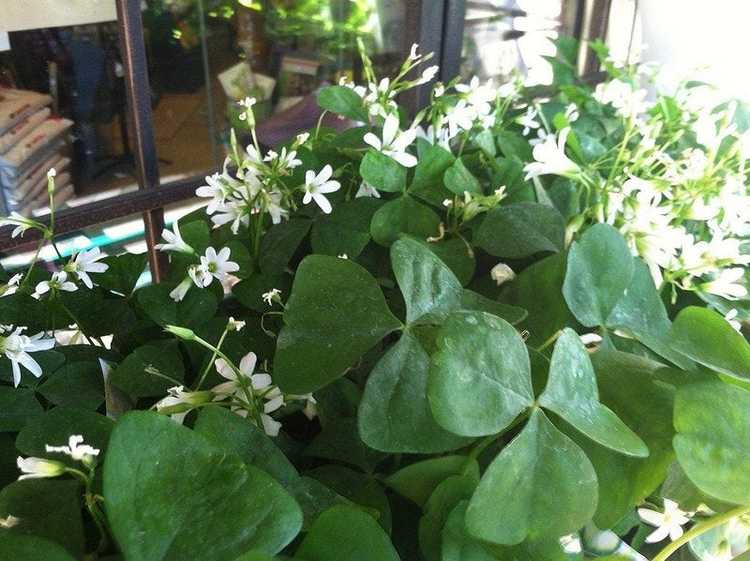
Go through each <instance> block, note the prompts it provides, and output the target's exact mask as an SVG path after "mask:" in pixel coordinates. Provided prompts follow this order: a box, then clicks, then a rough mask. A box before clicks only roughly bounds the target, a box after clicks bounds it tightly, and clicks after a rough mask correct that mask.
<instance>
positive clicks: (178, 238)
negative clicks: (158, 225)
mask: <svg viewBox="0 0 750 561" xmlns="http://www.w3.org/2000/svg"><path fill="white" fill-rule="evenodd" d="M162 237H163V238H164V241H165V243H163V244H157V245H156V249H159V250H161V251H171V252H174V253H184V254H188V255H197V252H196V251H195V249H193V247H192V246H191V245H190V244H188V243H187V242H186V241H185V240H184V239H183V238H182V234H181V233H180V226H179V224H178V223H177V222H175V223H174V225H173V231H171V232H170V231H169V230H166V229H165V230H164V231H163V232H162ZM230 255H231V250H230V249H229V248H228V247H223V248H221V250H219V251H218V252H217V251H216V250H215V249H214V248H213V247H208V248H206V251H205V253H204V254H203V255H200V256H199V260H200V263H198V264H194V265H190V266H189V267H188V270H187V276H186V277H185V278H184V279H183V280H182V282H180V284H178V285H177V287H176V288H175V289H174V290H173V291H172V292H170V294H169V296H170V297H171V298H172V300H174V301H175V302H180V301H182V300H183V298H185V295H186V294H187V292H188V290H190V287H191V286H192V285H195V286H197V287H198V288H206V287H208V286H210V285H211V283H212V282H213V280H214V279H216V280H218V281H219V282H221V283H224V282H226V281H227V279H228V277H229V275H230V274H231V273H236V272H237V271H239V269H240V266H239V265H238V264H237V263H235V262H234V261H230V260H229V257H230Z"/></svg>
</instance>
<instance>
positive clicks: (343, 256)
mask: <svg viewBox="0 0 750 561" xmlns="http://www.w3.org/2000/svg"><path fill="white" fill-rule="evenodd" d="M337 257H338V258H339V259H349V256H348V255H347V254H346V253H340V254H339V255H338V256H337Z"/></svg>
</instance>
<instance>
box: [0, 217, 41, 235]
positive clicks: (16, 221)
mask: <svg viewBox="0 0 750 561" xmlns="http://www.w3.org/2000/svg"><path fill="white" fill-rule="evenodd" d="M3 226H15V228H14V229H13V231H12V232H11V234H10V237H11V238H15V237H16V236H19V235H20V236H21V237H23V235H24V234H25V233H26V230H29V229H31V228H39V227H40V224H39V223H38V222H36V221H34V220H31V219H30V218H26V217H25V216H21V215H20V214H18V213H17V212H15V211H13V212H11V213H10V216H8V217H6V218H0V228H1V227H3Z"/></svg>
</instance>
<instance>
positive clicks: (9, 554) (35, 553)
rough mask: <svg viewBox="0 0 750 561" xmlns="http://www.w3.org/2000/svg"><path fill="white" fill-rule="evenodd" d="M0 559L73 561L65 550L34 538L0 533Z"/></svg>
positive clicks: (14, 560) (41, 539)
mask: <svg viewBox="0 0 750 561" xmlns="http://www.w3.org/2000/svg"><path fill="white" fill-rule="evenodd" d="M0 559H8V560H11V559H12V560H13V561H40V559H44V561H75V557H72V556H71V555H70V554H69V553H68V552H67V551H65V549H64V548H63V547H61V546H59V545H57V544H56V543H54V542H51V541H48V540H45V539H43V538H39V537H36V536H21V535H17V534H13V533H11V532H0Z"/></svg>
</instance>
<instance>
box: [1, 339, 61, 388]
mask: <svg viewBox="0 0 750 561" xmlns="http://www.w3.org/2000/svg"><path fill="white" fill-rule="evenodd" d="M8 329H12V328H8ZM25 329H26V328H24V327H17V328H15V329H14V330H12V331H11V332H10V334H9V335H2V333H3V330H2V329H0V355H5V356H6V357H7V358H8V360H10V362H11V367H12V370H13V385H14V386H15V387H18V384H19V383H20V382H21V368H20V365H23V366H24V367H25V368H26V369H27V370H28V371H29V372H31V373H32V374H33V375H34V376H35V377H37V378H39V377H40V376H41V375H42V368H41V366H39V363H37V361H35V360H34V359H33V358H32V357H31V356H30V355H29V353H33V352H37V351H47V350H49V349H51V348H52V347H54V346H55V340H54V339H42V336H43V334H42V333H37V334H36V335H34V336H33V337H28V336H26V335H24V334H23V332H24V330H25Z"/></svg>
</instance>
